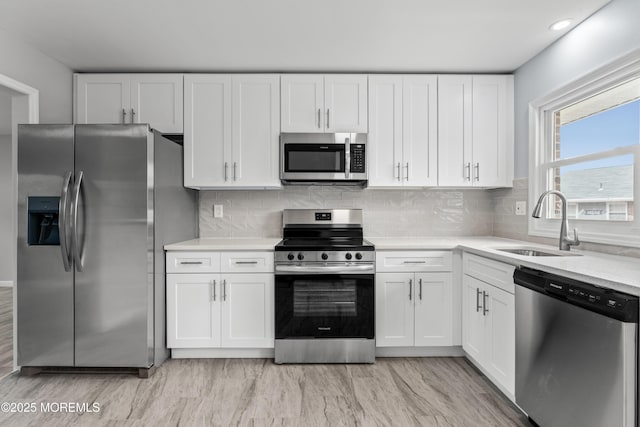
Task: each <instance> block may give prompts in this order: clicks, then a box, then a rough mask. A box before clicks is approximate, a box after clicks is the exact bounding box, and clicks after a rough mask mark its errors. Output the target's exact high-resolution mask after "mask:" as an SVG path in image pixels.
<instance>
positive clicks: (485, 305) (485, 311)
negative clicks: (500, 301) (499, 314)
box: [482, 291, 489, 316]
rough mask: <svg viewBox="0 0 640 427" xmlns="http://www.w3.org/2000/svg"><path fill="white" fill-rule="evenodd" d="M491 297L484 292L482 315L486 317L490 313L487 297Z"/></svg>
mask: <svg viewBox="0 0 640 427" xmlns="http://www.w3.org/2000/svg"><path fill="white" fill-rule="evenodd" d="M488 296H489V294H488V293H486V292H485V291H482V315H483V316H486V315H487V313H488V312H489V309H488V308H487V297H488Z"/></svg>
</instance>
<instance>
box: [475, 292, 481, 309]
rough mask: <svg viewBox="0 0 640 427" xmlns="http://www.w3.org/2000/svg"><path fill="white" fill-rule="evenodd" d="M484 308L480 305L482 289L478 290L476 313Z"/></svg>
mask: <svg viewBox="0 0 640 427" xmlns="http://www.w3.org/2000/svg"><path fill="white" fill-rule="evenodd" d="M481 308H482V306H481V305H480V288H476V313H477V312H479V311H480V309H481Z"/></svg>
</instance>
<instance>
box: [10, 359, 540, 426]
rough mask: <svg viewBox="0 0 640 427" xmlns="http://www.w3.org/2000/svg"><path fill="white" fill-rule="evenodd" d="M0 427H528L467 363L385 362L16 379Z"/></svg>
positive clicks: (177, 366) (216, 363) (252, 364)
mask: <svg viewBox="0 0 640 427" xmlns="http://www.w3.org/2000/svg"><path fill="white" fill-rule="evenodd" d="M0 402H23V403H32V402H33V403H35V404H36V406H37V409H38V410H37V411H36V412H35V413H28V414H25V413H5V412H0V425H2V426H5V425H37V426H44V425H46V426H55V425H60V426H62V425H77V426H107V425H109V426H111V425H124V426H164V425H184V426H208V425H215V426H227V425H247V426H280V425H285V426H328V425H336V426H355V425H358V426H474V427H478V426H527V425H528V424H527V421H526V418H525V417H524V416H523V415H522V414H521V413H520V412H519V411H518V410H517V409H515V407H514V406H513V405H512V404H511V403H510V402H508V401H507V400H506V399H505V398H504V397H503V396H502V395H500V394H499V393H498V392H497V391H496V390H495V389H494V388H493V386H491V385H490V384H489V382H488V381H487V380H486V378H484V377H483V376H482V375H481V374H479V373H478V372H477V371H476V370H475V369H474V368H473V367H472V366H471V365H470V364H469V362H467V361H466V360H465V359H463V358H379V359H377V361H376V363H375V364H374V365H275V364H274V363H273V361H272V360H266V359H186V360H169V361H167V362H165V363H164V364H163V365H162V366H161V367H160V368H159V369H158V370H157V371H156V372H155V374H154V375H153V376H152V377H151V378H149V379H139V378H137V377H135V376H130V375H113V374H111V375H107V374H103V375H97V374H41V375H38V376H34V377H24V376H20V375H19V374H17V373H13V374H11V375H9V376H7V377H5V378H4V379H3V380H1V381H0ZM42 402H45V403H46V402H56V403H61V402H79V403H82V402H86V403H88V404H92V403H93V402H96V403H98V404H99V405H100V411H99V412H85V413H80V414H78V413H60V412H58V413H51V412H50V413H43V412H42V411H41V410H40V409H41V406H40V405H41V403H42Z"/></svg>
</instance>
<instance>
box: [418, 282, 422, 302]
mask: <svg viewBox="0 0 640 427" xmlns="http://www.w3.org/2000/svg"><path fill="white" fill-rule="evenodd" d="M418 283H419V284H420V301H422V279H420V280H418Z"/></svg>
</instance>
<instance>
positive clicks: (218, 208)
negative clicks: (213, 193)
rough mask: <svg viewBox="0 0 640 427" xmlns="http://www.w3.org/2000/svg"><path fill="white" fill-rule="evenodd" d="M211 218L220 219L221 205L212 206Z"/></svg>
mask: <svg viewBox="0 0 640 427" xmlns="http://www.w3.org/2000/svg"><path fill="white" fill-rule="evenodd" d="M213 217H214V218H222V205H213Z"/></svg>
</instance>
